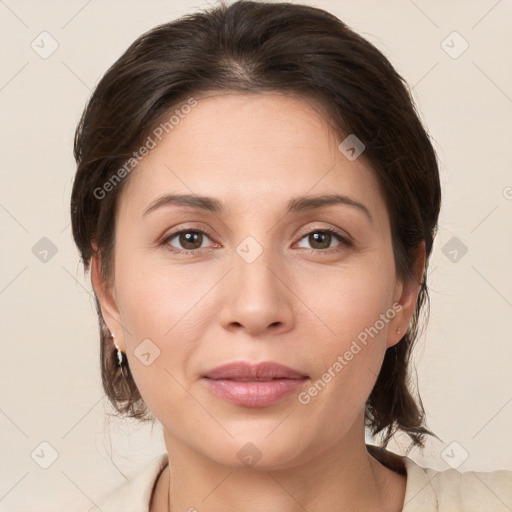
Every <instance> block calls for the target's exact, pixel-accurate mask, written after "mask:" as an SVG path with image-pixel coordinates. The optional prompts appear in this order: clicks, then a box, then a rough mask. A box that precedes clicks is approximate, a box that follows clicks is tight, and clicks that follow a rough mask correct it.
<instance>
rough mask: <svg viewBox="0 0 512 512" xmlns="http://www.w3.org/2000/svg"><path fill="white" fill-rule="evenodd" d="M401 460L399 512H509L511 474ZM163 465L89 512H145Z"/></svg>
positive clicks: (162, 458) (157, 463) (154, 464)
mask: <svg viewBox="0 0 512 512" xmlns="http://www.w3.org/2000/svg"><path fill="white" fill-rule="evenodd" d="M401 459H402V462H403V465H404V467H405V471H406V474H407V486H406V490H405V499H404V508H403V512H511V511H512V471H505V470H501V471H492V472H488V473H486V472H473V471H468V472H465V473H459V472H458V471H455V470H454V469H448V470H446V471H435V470H433V469H424V468H422V467H420V466H418V465H417V464H416V463H415V462H413V461H412V460H411V459H409V458H407V457H403V458H401ZM167 463H168V460H167V453H163V454H161V455H159V456H158V457H155V458H154V459H153V460H152V461H151V462H149V463H148V464H147V465H146V466H145V467H144V468H143V469H142V470H141V471H140V472H139V473H138V474H137V475H136V476H135V477H134V478H132V479H131V480H129V481H128V482H125V483H124V484H123V485H121V486H120V487H119V488H117V489H116V490H115V491H114V492H113V493H112V494H110V495H109V496H107V497H106V498H104V499H102V500H101V501H100V502H98V503H97V505H96V507H94V508H92V509H90V511H89V512H120V511H123V512H149V503H150V499H151V494H152V492H153V487H154V486H155V484H156V481H157V479H158V476H159V475H160V473H161V472H162V471H163V470H164V468H165V467H166V466H167Z"/></svg>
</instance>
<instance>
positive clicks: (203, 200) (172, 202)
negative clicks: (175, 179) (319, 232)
mask: <svg viewBox="0 0 512 512" xmlns="http://www.w3.org/2000/svg"><path fill="white" fill-rule="evenodd" d="M338 204H341V205H346V206H352V207H354V208H356V209H358V210H359V211H361V212H363V213H364V214H365V215H366V217H368V219H369V221H370V222H372V223H373V218H372V216H371V214H370V211H369V210H368V208H367V207H366V206H365V205H364V204H362V203H360V202H359V201H356V200H355V199H352V198H350V197H348V196H345V195H340V194H328V195H319V196H299V197H295V198H292V199H290V200H289V201H288V203H287V209H286V213H287V214H288V213H300V212H304V211H310V210H316V209H319V208H323V207H325V206H331V205H338ZM162 206H188V207H191V208H198V209H201V210H206V211H209V212H212V213H218V214H220V213H222V212H223V211H224V208H223V205H222V203H221V202H220V201H219V200H218V199H215V198H213V197H206V196H199V195H196V194H165V195H163V196H161V197H158V198H157V199H155V201H153V202H152V203H151V204H150V205H149V206H148V208H147V209H146V210H145V211H144V213H143V214H142V215H143V216H146V215H148V214H149V213H151V212H152V211H154V210H156V209H158V208H161V207H162Z"/></svg>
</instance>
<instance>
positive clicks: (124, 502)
mask: <svg viewBox="0 0 512 512" xmlns="http://www.w3.org/2000/svg"><path fill="white" fill-rule="evenodd" d="M167 463H168V459H167V453H162V454H160V455H158V456H157V457H155V458H154V459H152V460H151V461H150V462H149V463H148V464H146V465H145V466H144V467H143V468H142V469H141V470H140V471H139V472H138V473H137V474H136V475H135V476H134V477H133V478H131V479H130V480H128V481H127V482H125V483H124V484H122V485H121V486H120V487H118V488H117V489H116V490H115V491H114V492H112V493H111V494H109V495H108V496H106V497H105V498H102V499H101V500H100V501H98V502H97V503H95V506H94V507H93V508H91V509H90V510H89V512H119V510H122V511H123V512H148V511H149V502H150V500H151V494H152V492H153V488H154V486H155V483H156V481H157V479H158V476H159V475H160V473H161V472H162V471H163V470H164V468H165V467H166V466H167Z"/></svg>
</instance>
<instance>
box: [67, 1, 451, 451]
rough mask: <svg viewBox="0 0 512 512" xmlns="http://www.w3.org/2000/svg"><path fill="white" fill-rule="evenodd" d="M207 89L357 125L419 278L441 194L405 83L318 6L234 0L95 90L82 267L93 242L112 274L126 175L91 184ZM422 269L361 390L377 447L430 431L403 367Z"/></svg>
mask: <svg viewBox="0 0 512 512" xmlns="http://www.w3.org/2000/svg"><path fill="white" fill-rule="evenodd" d="M205 91H234V92H245V93H258V92H265V91H274V92H276V91H277V92H282V93H291V94H296V95H298V96H299V97H306V96H307V97H310V98H315V99H317V100H319V101H320V103H321V104H322V105H323V106H324V110H325V113H326V114H327V116H328V118H329V119H330V120H331V122H332V123H333V125H334V126H335V127H336V128H337V130H338V131H339V133H340V135H342V134H343V135H344V136H346V135H348V134H355V135H356V136H357V137H358V138H359V139H360V140H361V141H362V142H363V144H364V145H365V147H366V149H365V151H364V157H365V158H366V159H367V161H368V162H370V164H371V167H372V169H373V170H374V172H375V174H376V176H377V178H378V180H379V183H380V186H381V188H382V193H383V195H384V198H385V201H386V204H387V207H388V212H389V215H390V220H391V231H392V243H393V251H394V257H395V263H396V269H397V275H398V276H399V277H400V278H403V279H411V278H412V269H413V266H414V262H415V256H416V250H417V248H418V246H419V244H420V243H421V242H422V241H424V242H425V247H426V255H427V263H428V258H429V256H430V253H431V250H432V244H433V239H434V236H435V232H436V229H437V219H438V215H439V209H440V201H441V190H440V183H439V171H438V164H437V158H436V154H435V151H434V149H433V147H432V144H431V142H430V140H429V136H428V134H427V133H426V131H425V128H424V127H423V126H422V123H421V121H420V119H419V116H418V114H417V112H416V110H415V106H414V103H413V100H412V97H411V95H410V93H409V89H408V88H407V84H406V82H405V80H404V79H403V78H402V77H401V76H400V75H399V74H398V73H397V72H396V71H395V69H394V68H393V67H392V65H391V64H390V63H389V61H388V60H387V59H386V58H385V57H384V55H383V54H382V53H381V52H380V51H379V50H378V49H377V48H375V47H374V46H373V45H372V44H370V43H369V42H368V41H366V40H365V39H364V38H362V37H361V36H359V35H358V34H356V33H355V32H353V31H352V30H351V29H350V28H348V27H347V25H345V24H344V23H343V22H342V21H340V20H339V19H338V18H336V17H335V16H334V15H332V14H330V13H328V12H326V11H324V10H321V9H318V8H314V7H309V6H305V5H297V4H290V3H258V2H251V1H238V2H236V3H233V4H232V5H230V6H225V5H220V6H217V7H215V8H212V9H209V10H206V11H200V12H197V13H194V14H191V15H188V16H185V17H183V18H180V19H178V20H176V21H173V22H170V23H166V24H164V25H160V26H157V27H155V28H154V29H152V30H150V31H149V32H147V33H145V34H143V35H142V36H140V37H139V38H138V39H137V40H136V41H135V42H134V43H133V44H132V45H131V46H130V47H129V48H128V49H127V50H126V52H125V53H124V54H123V55H122V56H121V57H120V58H119V59H118V60H117V61H116V62H115V63H114V64H113V65H112V66H111V67H110V69H109V70H108V71H107V72H106V74H105V75H104V77H103V78H102V79H101V81H100V82H99V84H98V86H97V87H96V90H95V91H94V93H93V94H92V96H91V98H90V100H89V102H88V104H87V106H86V108H85V111H84V113H83V115H82V118H81V120H80V123H79V126H78V127H77V130H76V134H75V147H74V154H75V159H76V162H77V165H78V168H77V172H76V176H75V180H74V184H73V191H72V197H71V220H72V228H73V236H74V240H75V242H76V244H77V246H78V248H79V250H80V253H81V258H82V261H83V264H84V267H85V271H87V269H88V267H89V263H90V258H91V255H92V253H93V251H94V250H95V248H94V247H95V246H97V250H98V252H99V256H100V257H101V263H102V266H101V268H102V277H103V279H104V281H105V282H106V283H109V281H110V279H111V277H112V270H113V269H112V264H113V249H114V238H115V237H114V234H115V211H116V204H117V201H118V197H119V195H120V193H121V192H122V190H123V186H124V185H125V183H126V182H127V180H128V179H129V176H128V177H125V178H124V179H123V180H121V181H120V183H118V184H116V186H114V187H112V189H111V190H109V191H108V193H105V194H103V192H102V196H104V197H101V198H98V194H97V193H96V192H95V191H97V190H100V189H102V187H103V186H104V184H105V183H106V182H107V181H108V180H109V179H110V180H111V179H112V177H113V176H115V175H116V172H117V173H118V171H119V169H120V168H121V167H122V166H123V165H125V164H126V162H127V160H128V159H129V158H130V157H131V156H132V154H133V152H134V151H136V150H137V149H138V148H140V146H141V145H142V143H143V141H144V140H145V138H146V136H147V134H148V133H150V130H151V129H153V128H154V127H155V126H157V125H158V124H159V123H160V122H161V119H162V118H163V116H165V115H166V114H168V113H169V111H170V109H171V107H173V106H175V105H176V104H177V103H179V102H180V101H183V100H184V99H186V98H190V97H193V96H194V95H198V94H200V93H201V92H205ZM340 140H342V139H340ZM118 176H119V173H118ZM103 190H104V189H103ZM94 244H95V245H94ZM426 277H427V267H426V268H425V272H424V275H423V278H422V281H421V283H419V284H421V287H420V291H419V296H418V300H417V303H416V306H415V310H414V314H413V317H412V320H411V323H410V325H409V328H408V331H407V332H406V333H405V335H404V336H403V338H402V340H401V341H400V342H399V343H398V344H396V345H395V346H393V347H391V348H389V349H388V350H387V351H386V355H385V358H384V362H383V365H382V368H381V371H380V374H379V376H378V378H377V382H376V384H375V387H374V388H373V390H372V392H371V394H370V396H369V398H368V400H367V404H366V423H367V426H368V427H369V428H370V429H371V431H372V433H373V434H381V437H382V445H383V446H385V445H386V444H387V443H388V441H389V439H390V437H391V436H392V435H393V433H394V432H395V431H396V430H397V429H399V430H402V431H404V432H406V433H407V434H408V435H409V436H410V437H411V439H412V442H413V443H414V444H416V445H420V446H421V445H422V444H423V442H424V435H425V434H428V433H430V432H429V431H428V430H427V429H426V428H425V425H424V410H423V406H422V404H421V400H420V399H419V397H416V398H415V397H414V396H413V395H414V393H413V392H412V391H411V389H410V375H409V360H410V355H411V349H412V346H413V343H414V341H415V339H416V338H417V336H418V334H419V333H418V328H419V326H420V325H421V322H420V314H421V313H422V312H424V305H426V306H427V313H426V315H428V289H427V284H426ZM96 308H97V312H98V317H99V323H100V336H101V371H102V380H103V387H104V390H105V392H106V394H107V396H108V398H109V399H110V401H111V402H112V404H113V406H114V408H115V410H116V411H117V412H118V413H121V414H126V415H129V416H132V417H135V418H138V419H140V420H143V421H145V420H151V418H152V417H151V414H150V413H149V411H148V410H147V408H146V406H145V403H144V401H143V399H142V397H141V396H140V394H139V391H138V389H137V386H136V385H135V382H134V380H133V378H132V375H131V373H130V368H129V366H128V364H127V363H126V364H125V365H124V367H123V368H122V371H123V372H124V375H122V374H121V369H120V367H118V366H117V362H116V350H115V347H114V345H113V343H112V340H111V339H110V338H109V336H110V332H109V330H108V328H107V327H106V325H105V322H104V320H103V318H102V314H101V310H100V307H99V303H98V299H97V297H96Z"/></svg>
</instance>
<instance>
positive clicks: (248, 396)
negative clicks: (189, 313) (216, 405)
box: [202, 361, 309, 407]
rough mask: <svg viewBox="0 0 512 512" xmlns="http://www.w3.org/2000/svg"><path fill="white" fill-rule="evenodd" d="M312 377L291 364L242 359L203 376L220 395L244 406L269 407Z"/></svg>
mask: <svg viewBox="0 0 512 512" xmlns="http://www.w3.org/2000/svg"><path fill="white" fill-rule="evenodd" d="M308 379H309V377H308V376H307V375H306V374H304V373H301V372H299V371H297V370H294V369H293V368H290V367H288V366H285V365H282V364H279V363H274V362H263V363H259V364H251V363H246V362H243V361H239V362H235V363H230V364H227V365H223V366H219V367H217V368H214V369H212V370H209V371H207V372H206V373H205V374H203V375H202V380H203V381H204V383H205V384H206V386H207V387H208V389H209V390H210V391H211V392H213V393H214V394H215V395H217V396H218V397H220V398H222V399H224V400H226V401H228V402H230V403H232V404H235V405H239V406H242V407H267V406H270V405H273V404H275V403H277V402H280V401H282V400H283V399H284V398H286V397H287V396H289V395H291V394H292V393H293V392H298V391H299V390H300V389H301V388H302V387H303V386H304V384H305V382H306V381H307V380H308Z"/></svg>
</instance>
